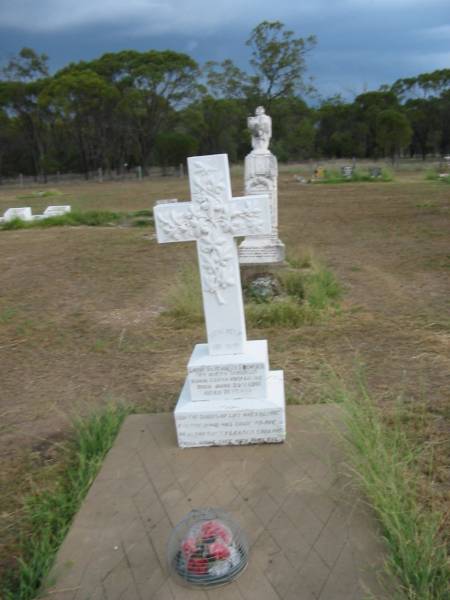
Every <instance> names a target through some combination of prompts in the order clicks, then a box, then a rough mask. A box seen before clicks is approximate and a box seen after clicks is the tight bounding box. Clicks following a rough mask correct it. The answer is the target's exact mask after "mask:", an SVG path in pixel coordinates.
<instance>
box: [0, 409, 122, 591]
mask: <svg viewBox="0 0 450 600" xmlns="http://www.w3.org/2000/svg"><path fill="white" fill-rule="evenodd" d="M130 412H131V410H130V409H129V408H127V407H125V406H120V405H119V406H108V407H106V408H103V409H101V410H98V411H97V412H95V413H93V414H92V415H91V416H90V417H88V418H86V419H78V420H76V421H75V423H74V435H73V439H72V441H71V442H70V443H69V444H68V445H67V447H66V453H67V456H66V460H65V465H64V467H65V468H64V469H63V470H62V472H61V474H60V475H59V477H58V478H57V479H56V481H55V483H54V484H53V485H52V486H51V488H50V489H48V490H44V491H41V492H37V493H35V494H33V495H31V496H29V497H28V498H27V499H26V501H25V504H24V511H23V520H22V528H23V531H24V535H23V539H22V543H21V556H20V559H19V560H18V569H17V571H16V572H15V573H14V574H12V575H11V576H10V578H9V580H8V581H7V582H5V584H4V585H3V589H1V590H0V591H1V594H0V595H1V597H2V598H4V600H31V599H32V598H35V597H36V595H37V594H38V592H39V588H40V586H41V584H42V582H43V580H44V579H45V577H46V576H47V575H48V572H49V570H50V569H51V566H52V564H53V561H54V558H55V555H56V552H57V550H58V548H59V546H60V544H61V542H62V541H63V539H64V537H65V535H66V533H67V531H68V529H69V527H70V524H71V521H72V519H73V517H74V515H75V514H76V512H77V510H78V509H79V507H80V505H81V502H82V501H83V498H84V497H85V495H86V493H87V491H88V489H89V487H90V486H91V484H92V482H93V481H94V478H95V476H96V474H97V472H98V470H99V468H100V466H101V464H102V461H103V459H104V456H105V454H106V453H107V452H108V450H109V449H110V448H111V446H112V444H113V442H114V439H115V437H116V435H117V433H118V431H119V429H120V426H121V424H122V422H123V420H124V418H125V416H126V415H127V414H129V413H130Z"/></svg>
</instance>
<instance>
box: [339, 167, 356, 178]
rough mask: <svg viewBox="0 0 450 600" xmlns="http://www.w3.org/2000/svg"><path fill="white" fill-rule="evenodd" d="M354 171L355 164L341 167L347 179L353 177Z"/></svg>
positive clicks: (342, 173) (343, 175)
mask: <svg viewBox="0 0 450 600" xmlns="http://www.w3.org/2000/svg"><path fill="white" fill-rule="evenodd" d="M353 171H354V167H353V165H345V166H344V167H341V175H342V177H345V178H346V179H350V178H351V177H352V175H353Z"/></svg>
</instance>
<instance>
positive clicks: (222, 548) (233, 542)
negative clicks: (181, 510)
mask: <svg viewBox="0 0 450 600" xmlns="http://www.w3.org/2000/svg"><path fill="white" fill-rule="evenodd" d="M193 512H194V513H198V512H199V511H193ZM214 516H215V515H214ZM237 532H240V529H239V528H237ZM247 552H248V547H247V543H246V540H245V537H243V536H242V535H240V534H239V533H238V535H237V536H236V535H233V533H232V530H231V528H230V527H229V526H228V525H227V524H225V523H224V522H223V520H221V519H218V518H213V519H208V520H204V519H199V520H195V519H194V520H193V522H192V521H191V523H190V526H189V527H187V528H185V533H184V535H182V537H180V538H179V546H178V551H177V552H176V553H175V556H174V560H173V561H172V564H173V565H174V567H175V569H176V571H177V573H178V575H179V576H181V577H182V578H183V579H184V581H185V582H187V583H191V584H194V585H218V584H224V583H227V582H228V581H231V580H232V579H234V578H235V577H236V576H237V575H238V574H239V573H240V572H241V571H242V570H243V569H244V567H245V566H246V564H247Z"/></svg>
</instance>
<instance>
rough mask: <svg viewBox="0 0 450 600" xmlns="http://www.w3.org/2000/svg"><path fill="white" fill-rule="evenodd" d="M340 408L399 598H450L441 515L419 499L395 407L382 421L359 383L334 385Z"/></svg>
mask: <svg viewBox="0 0 450 600" xmlns="http://www.w3.org/2000/svg"><path fill="white" fill-rule="evenodd" d="M336 390H337V392H336V393H337V396H338V399H339V402H340V404H341V406H342V407H343V410H344V416H345V422H346V426H347V427H346V434H345V437H346V442H347V448H348V451H349V456H350V459H351V463H352V467H353V470H354V473H355V474H356V476H357V478H358V480H359V482H360V484H361V486H362V488H363V489H364V491H365V493H366V494H367V496H368V498H369V500H370V503H371V505H372V506H373V508H374V510H375V512H376V514H377V516H378V519H379V521H380V523H381V526H382V530H383V535H384V538H385V540H386V543H387V547H388V553H389V555H388V560H387V567H388V570H389V572H390V574H391V575H393V576H394V578H395V579H396V580H397V581H398V582H399V583H400V584H401V591H399V594H398V597H399V598H407V599H408V600H419V599H420V600H444V599H448V598H450V596H449V587H448V582H449V581H450V563H449V561H448V556H447V552H446V548H445V544H444V540H443V538H442V534H441V529H442V526H443V523H444V516H443V515H442V514H440V513H439V512H437V511H435V510H433V509H432V508H430V507H426V506H424V504H423V502H421V501H420V500H421V485H423V484H422V482H421V476H420V471H419V467H418V465H417V461H418V459H419V457H420V456H421V453H423V448H417V447H414V446H413V445H412V444H411V442H410V441H409V439H408V438H407V436H406V434H405V432H404V429H403V427H402V412H401V411H400V409H397V411H396V413H395V414H394V415H393V416H391V419H390V423H389V424H387V423H386V421H385V419H384V418H383V416H382V413H381V411H380V409H379V408H377V407H376V406H375V404H374V403H373V401H372V399H371V398H370V396H369V394H368V392H367V389H366V387H365V385H364V383H362V382H360V385H359V387H358V390H357V392H355V393H351V392H349V391H348V390H346V389H344V388H343V387H341V388H339V386H338V387H337V388H336Z"/></svg>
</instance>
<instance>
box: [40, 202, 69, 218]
mask: <svg viewBox="0 0 450 600" xmlns="http://www.w3.org/2000/svg"><path fill="white" fill-rule="evenodd" d="M71 210H72V209H71V207H70V206H69V205H68V204H66V205H60V206H47V208H46V209H45V210H44V213H43V217H44V219H45V218H47V217H59V216H61V215H66V214H67V213H70V211H71Z"/></svg>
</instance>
